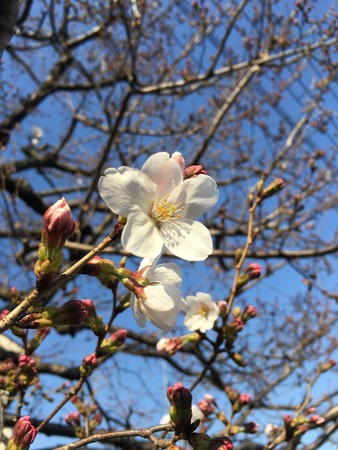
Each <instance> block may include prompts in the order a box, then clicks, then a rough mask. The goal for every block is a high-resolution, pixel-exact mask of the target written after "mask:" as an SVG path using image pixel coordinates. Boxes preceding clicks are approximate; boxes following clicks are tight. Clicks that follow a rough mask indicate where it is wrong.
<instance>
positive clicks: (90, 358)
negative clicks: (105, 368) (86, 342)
mask: <svg viewBox="0 0 338 450" xmlns="http://www.w3.org/2000/svg"><path fill="white" fill-rule="evenodd" d="M98 365H99V361H98V359H97V357H96V355H94V354H93V353H92V354H91V355H87V356H85V357H84V358H83V361H82V366H86V367H91V368H92V369H96V367H97V366H98Z"/></svg>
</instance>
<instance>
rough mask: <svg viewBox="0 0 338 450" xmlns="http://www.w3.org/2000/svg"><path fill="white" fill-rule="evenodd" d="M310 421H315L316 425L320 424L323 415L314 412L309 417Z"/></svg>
mask: <svg viewBox="0 0 338 450" xmlns="http://www.w3.org/2000/svg"><path fill="white" fill-rule="evenodd" d="M310 422H311V423H315V424H316V425H320V424H322V423H324V422H325V419H324V417H321V416H319V415H318V414H314V415H313V416H311V417H310Z"/></svg>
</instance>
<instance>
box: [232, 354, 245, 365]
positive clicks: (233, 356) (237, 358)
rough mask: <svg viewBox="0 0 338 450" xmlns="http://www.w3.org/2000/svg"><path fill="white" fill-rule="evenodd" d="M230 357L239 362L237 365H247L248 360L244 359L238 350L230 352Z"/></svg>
mask: <svg viewBox="0 0 338 450" xmlns="http://www.w3.org/2000/svg"><path fill="white" fill-rule="evenodd" d="M229 356H230V358H231V359H232V360H233V361H234V362H235V363H236V364H237V366H240V367H245V366H246V362H245V361H244V358H243V356H242V355H241V354H240V353H237V352H229Z"/></svg>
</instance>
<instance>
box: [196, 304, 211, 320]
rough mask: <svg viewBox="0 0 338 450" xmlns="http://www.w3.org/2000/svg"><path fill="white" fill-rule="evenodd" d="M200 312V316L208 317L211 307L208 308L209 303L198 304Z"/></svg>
mask: <svg viewBox="0 0 338 450" xmlns="http://www.w3.org/2000/svg"><path fill="white" fill-rule="evenodd" d="M198 314H199V315H200V316H203V317H207V315H208V314H209V308H208V306H207V305H205V304H203V303H202V304H200V305H199V306H198Z"/></svg>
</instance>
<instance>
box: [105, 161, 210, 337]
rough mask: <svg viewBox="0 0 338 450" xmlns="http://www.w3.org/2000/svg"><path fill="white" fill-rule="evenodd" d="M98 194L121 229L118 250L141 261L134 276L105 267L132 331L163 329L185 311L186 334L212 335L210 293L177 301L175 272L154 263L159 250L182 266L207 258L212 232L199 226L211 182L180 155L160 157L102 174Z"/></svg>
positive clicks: (178, 286)
mask: <svg viewBox="0 0 338 450" xmlns="http://www.w3.org/2000/svg"><path fill="white" fill-rule="evenodd" d="M98 188H99V193H100V195H101V197H102V198H103V200H104V201H105V202H106V204H107V206H108V207H109V208H110V209H111V211H113V212H114V213H115V214H117V215H118V216H120V221H121V222H124V223H125V225H124V228H123V232H122V236H121V242H122V246H123V248H124V249H125V250H126V251H128V252H129V253H131V254H133V255H135V256H138V257H141V258H143V260H142V262H141V264H140V266H139V269H138V271H136V272H131V271H128V270H127V269H124V268H123V269H114V268H111V276H113V277H115V278H118V279H120V281H121V282H122V283H123V284H124V286H126V287H127V288H128V289H129V290H130V292H131V294H130V305H131V309H132V311H133V314H134V316H135V319H136V322H137V324H138V325H139V326H142V327H143V326H145V323H146V321H150V322H151V323H153V325H155V326H156V327H158V328H160V329H162V330H168V329H170V328H173V327H174V325H175V323H176V318H177V316H178V313H179V312H180V311H182V310H184V311H186V319H185V325H186V327H187V328H188V329H189V330H191V331H195V330H199V331H201V332H205V331H206V330H208V329H211V328H212V327H213V325H214V322H215V320H216V319H217V317H218V307H217V305H216V304H215V303H213V302H212V301H211V298H210V296H209V294H204V293H197V295H196V297H193V296H188V297H187V299H186V300H184V299H182V293H181V284H182V275H181V271H180V268H179V266H178V265H177V264H173V263H171V264H157V262H158V260H159V258H160V257H161V256H162V254H163V252H164V251H165V250H169V251H170V252H171V253H172V254H173V255H175V256H176V257H178V258H182V259H184V260H187V261H203V260H205V259H206V258H207V257H208V256H209V255H210V254H211V253H212V249H213V244H212V238H211V235H210V232H209V230H208V228H207V227H205V226H204V225H203V224H202V223H201V222H199V221H198V220H197V219H198V217H200V216H201V215H203V214H205V213H206V212H207V211H208V210H209V209H210V208H212V207H213V206H214V205H215V204H216V202H217V200H218V189H217V185H216V182H215V181H214V180H213V179H212V178H211V177H210V176H208V175H207V174H206V172H205V171H204V170H203V168H202V166H200V165H199V166H189V167H185V161H184V158H183V156H182V155H181V154H180V153H178V152H175V153H174V154H173V155H171V156H170V155H169V154H168V153H166V152H159V153H156V154H154V155H152V156H150V157H149V158H148V159H147V161H146V162H145V163H144V165H143V167H142V169H141V170H138V169H134V168H130V167H125V166H123V167H119V168H117V169H115V168H109V169H107V170H106V171H105V174H104V176H102V177H101V178H100V180H99V185H98Z"/></svg>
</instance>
